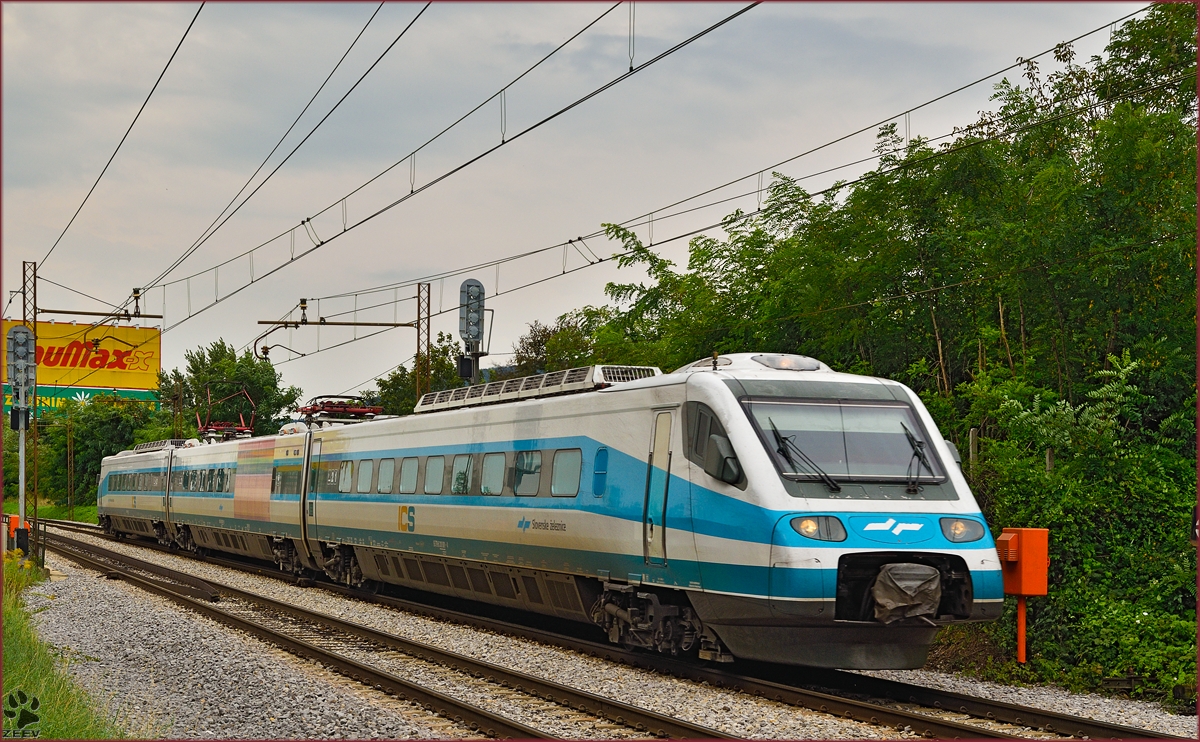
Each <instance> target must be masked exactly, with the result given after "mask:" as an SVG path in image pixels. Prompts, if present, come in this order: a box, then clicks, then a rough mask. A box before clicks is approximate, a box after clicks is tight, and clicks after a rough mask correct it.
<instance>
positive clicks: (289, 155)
mask: <svg viewBox="0 0 1200 742" xmlns="http://www.w3.org/2000/svg"><path fill="white" fill-rule="evenodd" d="M432 4H433V3H432V0H430V2H427V3H425V5H424V6H422V8H421V10H420V11H418V12H417V14H416V16H414V17H413V19H412V20H411V21H409V22H408V25H407V26H405V27H404V30H402V31H401V32H400V34H399V35H398V36H396V38H395V39H394V40H393V41H392V43H391V44H388V46H387V48H386V49H384V50H383V53H382V54H380V55H379V57H378V58H376V60H375V61H374V62H373V63H371V66H370V67H368V68H367V71H366V72H364V73H362V75H361V76H360V77H359V78H358V79H357V80H355V81H354V84H353V85H351V86H350V89H349V90H347V91H346V92H345V94H343V95H342V97H341V98H339V99H338V101H337V103H334V104H333V107H332V108H330V109H329V111H328V113H326V114H325V115H324V116H323V117H321V120H320V121H318V122H317V123H316V125H315V126H313V128H312V129H311V130H310V131H309V132H308V133H307V134H305V135H304V138H303V139H301V140H300V143H299V144H297V145H296V146H295V147H293V148H292V151H291V152H288V153H287V155H286V156H285V157H284V158H283V159H282V160H280V162H279V164H278V165H276V166H275V168H274V169H273V170H271V172H270V173H267V177H265V178H263V180H262V182H261V183H259V184H258V185H256V186H255V187H254V190H253V191H251V192H250V193H249V195H247V196H246V198H244V199H242V202H241V203H239V204H238V205H237V206H236V207H234V209H233V211H230V212H229V214H228V215H227V216H225V217H224V218H223V219H221V218H220V217H218V219H220V223H219V224H217V226H216V227H214V228H212V229H211V231H209V232H208V234H207V235H205V236H204V237H203V238H201V239H200V240H199V241H198V242H197V243H196V244H195V245H193V246H192V247H190V248H188V249H187V250H185V251H184V253H183V255H182V256H180V257H179V258H178V259H177V260H176V261H175V263H174V264H173V265H172V267H171V268H168V269H167V270H166V271H165V272H163V273H161V274H160V275H159V277H158V278H156V279H154V280H153V281H151V282H150V285H149V286H148V288H156V287H157V286H158V285H159V284H158V281H159V280H161V279H162V278H163V277H164V276H165V275H166V274H167V273H170V271H171V270H173V269H174V267H175V266H178V265H179V264H181V263H182V262H183V261H184V260H186V259H187V258H188V256H190V255H191V254H192V253H194V252H195V251H196V250H198V249H200V247H201V246H202V245H203V244H204V243H205V242H207V241H208V239H209V238H210V237H212V236H213V235H214V234H216V232H217V230H218V229H220V228H221V227H223V226H225V223H226V222H228V221H229V220H230V219H232V218H233V216H234V214H236V213H238V211H240V210H241V208H242V207H243V206H245V205H246V203H247V202H249V201H250V199H252V198H254V194H256V193H258V192H259V190H260V189H262V187H263V186H264V185H266V184H267V181H269V180H270V179H271V178H272V177H273V176H274V175H275V173H277V172H279V169H280V168H282V167H283V166H284V165H285V164H287V161H288V160H290V159H291V158H292V155H294V154H296V152H297V151H298V150H299V149H300V148H301V147H303V146H304V143H305V142H307V141H308V140H309V138H310V137H311V136H312V135H313V134H315V133H316V132H317V129H319V128H321V124H324V123H325V121H326V120H328V119H329V117H330V116H332V115H333V112H334V111H336V110H337V109H338V107H339V106H341V105H342V103H343V102H344V101H345V100H346V99H347V98H349V97H350V94H351V93H353V92H354V90H355V89H356V88H357V87H358V86H359V84H360V83H362V81H363V80H365V79H366V77H367V75H369V74H371V71H372V70H374V69H375V67H376V66H377V65H378V64H379V63H380V62H382V61H383V58H384V57H386V56H387V54H388V52H390V51H391V50H392V49H393V48H394V47H395V46H396V44H397V43H399V42H400V39H402V38H404V35H405V34H406V33H408V30H409V29H410V28H412V27H413V24H415V23H416V22H417V19H419V18H420V17H421V16H422V15H424V13H425V11H426V10H428V9H429V6H430V5H432ZM373 17H374V16H372V18H373ZM368 23H369V21H368ZM363 30H366V29H365V27H364V29H363ZM355 41H357V39H355ZM348 53H349V51H347V54H348ZM338 64H341V62H340V61H339V62H338ZM335 69H336V68H335ZM332 74H333V73H332V72H331V73H330V75H332ZM317 92H320V91H319V90H318V91H317ZM314 97H316V96H314ZM310 103H311V101H310ZM301 115H303V114H301ZM297 120H298V119H297ZM293 126H294V124H293ZM288 131H291V129H289V130H288ZM284 136H286V134H285V135H284ZM281 141H282V140H281ZM277 146H278V145H277ZM272 152H274V150H272ZM256 174H257V171H256ZM251 180H253V177H252V178H251ZM235 200H236V197H235ZM228 208H229V207H226V209H228Z"/></svg>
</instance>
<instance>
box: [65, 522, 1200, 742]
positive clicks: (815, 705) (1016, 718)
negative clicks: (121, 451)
mask: <svg viewBox="0 0 1200 742" xmlns="http://www.w3.org/2000/svg"><path fill="white" fill-rule="evenodd" d="M68 523H70V525H71V526H76V525H79V524H75V523H71V522H68ZM51 524H52V525H57V524H56V523H51ZM79 530H81V531H82V529H79ZM137 543H139V545H143V546H148V547H150V548H155V549H159V548H162V547H160V546H159V545H158V544H152V543H149V542H145V541H141V542H137ZM164 550H165V549H164ZM172 553H178V554H180V555H181V556H184V555H187V556H189V557H192V558H199V559H202V560H203V561H206V562H209V563H212V564H217V565H219V566H224V567H228V568H231V569H237V570H240V571H243V572H250V573H253V574H258V575H261V576H264V577H271V578H274V579H278V580H282V581H284V582H290V583H292V584H300V585H304V586H312V587H319V588H321V589H323V590H326V591H329V592H334V593H337V594H340V595H343V596H345V597H352V598H355V599H359V600H365V601H368V602H373V603H377V604H379V605H386V606H390V607H393V608H398V609H401V610H406V611H410V612H413V613H418V614H421V615H425V616H429V617H432V618H437V619H439V620H443V621H450V622H454V623H460V624H464V625H469V626H474V627H476V628H483V629H489V630H492V631H498V632H501V633H506V634H510V635H513V636H518V637H521V638H525V639H530V640H533V641H539V642H542V643H545V644H550V645H554V646H559V647H563V648H566V649H571V650H574V651H578V652H581V653H583V654H588V655H592V656H595V657H599V658H602V659H607V660H609V661H613V662H620V663H623V664H627V665H631V666H635V667H639V668H642V669H647V670H652V671H656V672H661V673H666V674H669V675H675V676H678V677H683V678H687V679H692V680H697V681H702V682H708V683H710V684H713V685H716V686H719V687H720V686H724V687H731V688H734V689H738V690H743V691H745V692H747V693H752V694H755V695H760V696H764V697H768V698H775V696H774V695H773V693H776V692H782V691H791V692H792V693H795V694H798V695H796V696H793V695H792V693H785V694H783V695H782V697H780V698H778V699H776V700H780V701H782V702H784V703H788V704H789V705H794V706H802V707H804V708H809V709H812V710H816V711H825V712H826V713H829V711H828V708H829V707H828V704H825V703H822V702H821V701H820V700H818V699H817V698H816V697H814V698H812V701H813V702H812V703H806V702H804V701H805V697H804V696H802V695H799V694H817V695H818V696H820V695H829V694H821V693H820V692H819V691H813V690H811V689H809V688H806V687H804V686H803V685H801V684H799V683H797V682H795V681H788V680H781V679H780V678H779V674H780V673H781V672H784V671H788V672H805V673H807V674H809V675H810V676H812V677H814V678H816V679H815V680H814V681H813V682H812V683H810V685H818V686H822V685H824V687H825V688H826V689H827V690H839V689H841V690H848V691H850V692H862V693H870V694H871V695H875V696H879V697H882V698H887V699H890V700H892V701H896V702H900V703H915V704H919V705H923V706H927V707H930V708H933V709H937V710H940V711H950V712H957V713H962V714H965V715H968V716H974V717H977V718H979V719H981V720H987V721H998V722H1004V723H1008V724H1015V725H1019V726H1026V727H1030V728H1034V729H1045V730H1046V731H1050V732H1053V733H1056V734H1061V735H1073V736H1087V737H1090V738H1092V739H1189V738H1188V737H1179V736H1176V735H1172V734H1167V733H1165V732H1158V731H1154V730H1150V729H1139V728H1135V727H1128V726H1124V725H1121V724H1115V723H1111V722H1105V721H1100V720H1097V719H1089V718H1086V717H1080V716H1074V715H1071V714H1062V713H1058V712H1054V711H1049V710H1045V709H1038V708H1033V707H1029V706H1019V705H1016V704H1010V703H1005V702H1002V701H993V700H990V699H986V698H979V697H975V696H969V695H965V694H961V693H955V692H952V691H944V690H940V689H937V688H929V687H926V686H920V685H915V684H910V683H902V682H899V681H892V680H885V679H882V678H872V677H870V676H866V675H858V674H857V673H850V672H845V671H839V670H822V669H819V668H793V667H790V666H789V667H787V668H781V667H773V666H759V667H752V668H751V670H752V672H753V674H752V675H739V674H737V673H731V672H728V671H725V670H719V669H716V668H712V667H711V666H706V665H696V664H693V663H690V662H686V661H682V660H679V659H675V658H670V657H663V656H659V655H653V654H648V653H645V652H635V651H630V650H626V649H623V648H621V647H618V646H615V645H612V644H607V643H604V642H598V641H592V640H589V639H584V638H579V637H574V636H569V635H566V634H561V633H558V632H554V631H549V630H546V629H540V628H537V627H532V626H526V625H523V624H517V623H512V622H509V621H504V620H501V619H496V618H488V617H485V616H480V615H477V614H473V613H465V612H462V611H456V610H453V609H450V608H443V607H440V606H435V605H431V604H429V603H425V602H421V601H415V600H407V599H404V598H396V597H392V596H385V595H375V594H371V593H366V592H364V591H361V590H356V589H354V588H350V587H347V586H344V585H337V584H334V583H328V582H324V581H321V580H312V579H309V578H297V577H296V576H294V575H290V574H287V573H284V572H281V571H279V570H277V569H274V568H266V567H263V566H259V565H251V564H247V563H245V562H241V561H237V560H234V559H230V558H227V557H218V556H211V555H210V556H206V557H194V556H193V555H190V554H186V553H185V552H172ZM760 676H765V677H760ZM855 685H857V687H855ZM829 697H833V698H837V697H836V696H832V695H829ZM838 700H841V701H845V702H848V703H853V704H860V708H858V709H854V708H847V709H846V711H848V712H850V716H849V717H848V718H852V719H857V720H859V721H870V720H871V716H872V715H873V714H870V713H869V712H871V711H874V710H883V711H886V712H889V713H896V714H905V715H907V714H909V713H911V714H912V715H913V716H915V717H917V718H918V719H920V720H922V721H924V722H925V725H926V726H930V727H932V725H933V724H934V723H935V722H936V723H937V724H938V725H948V727H947V728H945V729H943V730H942V731H932V729H930V730H927V731H921V733H924V734H927V735H928V736H936V737H961V736H963V735H967V736H974V737H988V736H999V737H1004V736H1007V737H1012V736H1013V735H1006V734H1001V733H997V732H994V731H993V730H990V729H987V728H986V727H980V726H975V725H972V724H962V723H959V722H952V721H944V720H940V719H937V718H936V717H931V716H928V715H925V714H920V713H918V712H903V711H899V710H896V709H890V708H887V707H881V706H878V705H874V704H869V703H867V702H858V701H852V700H851V699H841V698H839V699H838ZM862 706H865V707H866V708H862ZM823 707H824V708H823ZM856 711H857V712H858V713H857V714H856V713H855V712H856ZM877 718H882V717H877ZM876 723H887V724H890V725H892V726H899V727H903V726H912V724H911V722H904V723H894V722H876ZM951 727H952V728H951ZM912 729H913V730H917V729H918V727H917V726H912Z"/></svg>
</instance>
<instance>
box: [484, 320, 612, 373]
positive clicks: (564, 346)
mask: <svg viewBox="0 0 1200 742" xmlns="http://www.w3.org/2000/svg"><path fill="white" fill-rule="evenodd" d="M528 327H529V329H528V330H527V331H526V333H525V334H524V335H522V336H521V337H520V338H518V339H517V342H515V343H513V362H512V366H510V367H508V368H507V369H505V371H504V372H503V373H502V374H498V375H497V376H495V377H494V378H514V377H518V376H532V375H533V374H543V373H546V372H548V371H561V370H563V369H567V368H575V367H578V366H585V365H588V364H589V363H592V362H593V359H594V356H595V347H594V342H593V340H592V337H591V333H590V329H591V325H590V324H589V318H588V317H587V316H586V315H585V314H583V313H581V312H570V313H567V314H564V315H562V316H560V317H559V318H558V319H557V320H556V321H555V323H554V324H553V325H543V324H542V323H541V322H538V321H537V320H534V321H533V322H531V323H530V324H529V325H528Z"/></svg>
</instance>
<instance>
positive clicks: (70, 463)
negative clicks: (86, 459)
mask: <svg viewBox="0 0 1200 742" xmlns="http://www.w3.org/2000/svg"><path fill="white" fill-rule="evenodd" d="M72 432H73V431H72V430H71V418H69V417H68V418H67V505H68V507H69V508H70V510H71V520H75V441H74V439H73V437H72V435H71V434H72Z"/></svg>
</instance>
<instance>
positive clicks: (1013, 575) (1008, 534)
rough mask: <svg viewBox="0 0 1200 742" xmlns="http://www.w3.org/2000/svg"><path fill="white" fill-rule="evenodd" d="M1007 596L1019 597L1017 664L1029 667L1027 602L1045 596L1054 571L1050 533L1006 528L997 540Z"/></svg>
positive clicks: (1038, 530)
mask: <svg viewBox="0 0 1200 742" xmlns="http://www.w3.org/2000/svg"><path fill="white" fill-rule="evenodd" d="M996 553H997V554H998V555H999V557H1000V564H1001V567H1002V569H1003V573H1004V592H1005V594H1007V595H1015V596H1017V662H1019V663H1021V664H1025V599H1026V598H1027V597H1029V596H1030V595H1045V594H1046V593H1047V587H1048V581H1049V577H1048V573H1049V571H1050V530H1049V529H1047V528H1005V529H1004V531H1003V533H1002V534H1001V536H1000V538H998V539H996Z"/></svg>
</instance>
